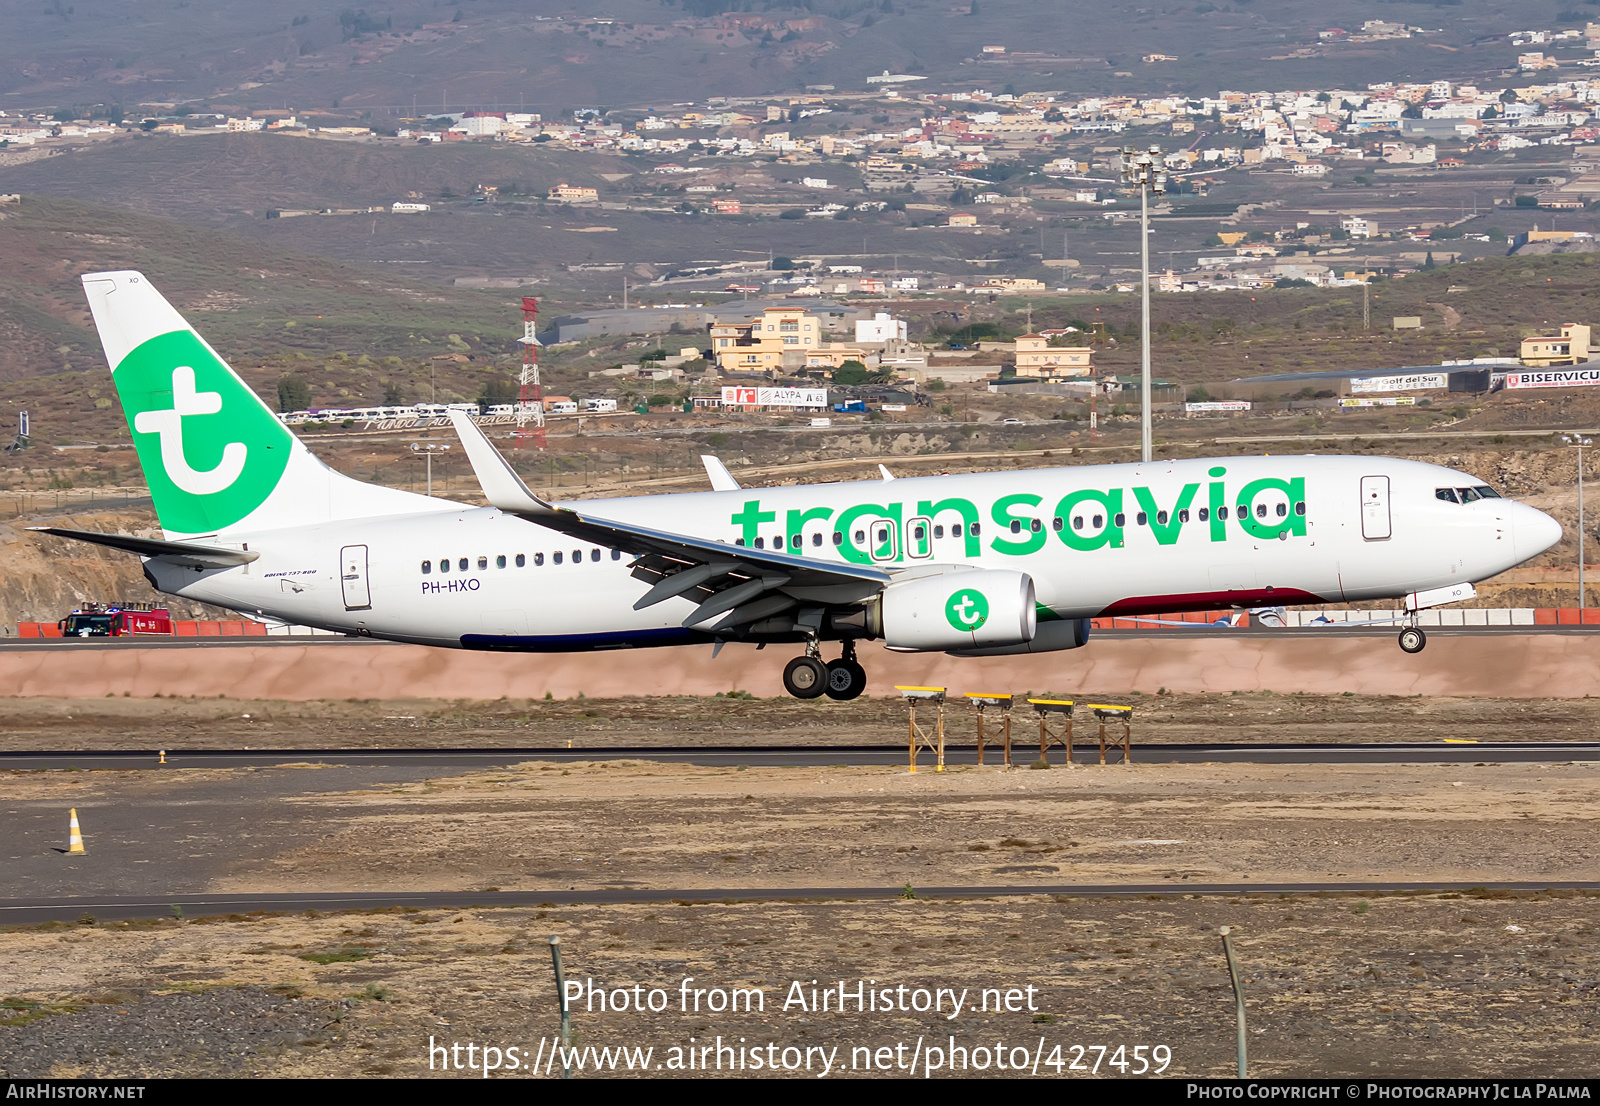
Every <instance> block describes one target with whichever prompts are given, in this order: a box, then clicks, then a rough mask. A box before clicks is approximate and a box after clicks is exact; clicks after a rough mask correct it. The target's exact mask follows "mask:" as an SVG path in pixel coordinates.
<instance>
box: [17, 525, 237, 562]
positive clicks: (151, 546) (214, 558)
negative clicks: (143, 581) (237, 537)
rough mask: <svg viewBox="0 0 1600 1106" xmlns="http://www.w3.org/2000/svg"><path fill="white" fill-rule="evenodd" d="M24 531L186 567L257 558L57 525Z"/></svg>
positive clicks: (211, 547)
mask: <svg viewBox="0 0 1600 1106" xmlns="http://www.w3.org/2000/svg"><path fill="white" fill-rule="evenodd" d="M28 529H29V530H32V531H34V532H35V533H39V534H51V535H54V536H55V537H58V538H71V539H72V540H73V541H82V542H88V543H89V544H90V545H104V546H107V547H108V548H111V549H121V550H123V551H124V552H127V553H137V554H139V556H141V557H160V558H161V559H162V560H164V561H170V562H171V563H173V564H176V565H182V566H184V567H186V568H236V567H237V566H239V565H247V564H249V563H250V562H251V561H253V560H256V559H257V558H258V557H260V556H261V554H260V553H257V552H256V551H255V550H253V549H219V548H217V547H216V546H211V545H196V544H195V543H194V542H186V541H161V540H160V539H158V538H135V537H132V536H131V535H128V534H101V533H98V532H96V531H94V530H68V529H66V528H64V527H61V526H30V527H28Z"/></svg>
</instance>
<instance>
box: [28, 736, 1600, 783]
mask: <svg viewBox="0 0 1600 1106" xmlns="http://www.w3.org/2000/svg"><path fill="white" fill-rule="evenodd" d="M1091 732H1092V731H1091ZM1011 756H1012V762H1013V765H1014V766H1015V767H1018V768H1026V767H1028V766H1029V765H1030V764H1032V763H1033V762H1034V761H1035V760H1036V759H1037V756H1038V746H1037V743H1036V741H1035V742H1033V743H1030V741H1029V735H1028V733H1027V732H1026V730H1025V728H1024V729H1023V732H1021V733H1019V734H1018V735H1017V736H1016V737H1015V738H1013V741H1012V745H1011ZM1099 758H1100V747H1099V745H1098V744H1089V743H1081V742H1080V743H1076V744H1075V745H1074V747H1073V754H1072V759H1073V763H1074V764H1077V765H1080V766H1083V765H1091V764H1093V765H1096V766H1098V762H1099ZM907 759H908V747H907V746H906V745H826V746H799V745H795V746H779V745H738V746H726V745H723V746H698V747H694V746H688V747H685V746H677V747H673V746H665V747H663V746H611V747H608V748H592V749H581V748H579V749H569V748H537V747H530V748H522V749H370V750H368V749H364V750H360V751H353V752H337V751H329V750H326V749H250V750H242V749H209V750H190V751H184V752H168V753H167V755H166V763H165V764H162V763H160V756H159V753H158V751H157V750H155V749H149V750H143V751H117V752H72V753H54V752H0V771H5V770H10V771H23V772H26V771H67V770H78V771H128V770H147V771H150V770H153V771H164V770H174V771H175V770H178V769H185V768H187V769H195V768H270V767H276V766H279V765H284V764H327V765H338V766H341V767H365V768H379V767H405V768H494V767H498V766H501V765H507V764H517V763H520V762H522V761H530V760H533V761H551V762H555V763H561V764H571V763H577V762H593V761H616V760H633V761H649V762H655V763H661V764H692V765H698V766H701V767H708V768H711V767H716V768H735V767H740V766H744V767H749V768H756V767H763V768H826V767H833V766H840V765H850V766H856V767H871V766H884V767H896V766H903V765H905V764H906V763H907ZM1106 760H1107V763H1108V764H1118V763H1120V762H1121V760H1122V750H1121V748H1120V747H1112V746H1111V745H1109V744H1108V745H1107V748H1106ZM984 762H985V764H987V765H992V766H998V765H999V764H1001V763H1002V753H1001V749H1000V747H999V746H998V745H997V744H994V743H990V744H988V745H987V746H986V748H985V750H984ZM1050 762H1051V764H1052V765H1053V766H1054V767H1056V768H1065V767H1066V757H1065V755H1064V754H1063V751H1062V749H1061V748H1060V747H1059V746H1057V747H1055V748H1052V749H1051V750H1050ZM1132 762H1133V763H1134V764H1484V763H1490V764H1567V763H1573V762H1579V763H1582V762H1600V742H1593V741H1585V742H1532V741H1528V742H1523V741H1497V742H1462V743H1437V742H1387V743H1370V744H1352V745H1344V744H1325V745H1323V744H1317V745H1312V744H1294V745H1262V744H1242V743H1226V742H1216V743H1208V744H1184V745H1177V744H1174V745H1139V744H1137V743H1135V744H1134V746H1133V757H1132ZM945 763H946V764H947V765H950V766H954V767H967V766H972V765H976V764H977V763H978V750H977V747H976V746H974V745H948V746H946V748H945ZM917 764H918V769H919V771H931V770H933V768H934V758H933V756H932V754H930V753H928V752H927V751H926V750H924V751H922V752H921V753H920V754H919V755H918V757H917Z"/></svg>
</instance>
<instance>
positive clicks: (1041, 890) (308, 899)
mask: <svg viewBox="0 0 1600 1106" xmlns="http://www.w3.org/2000/svg"><path fill="white" fill-rule="evenodd" d="M1466 891H1490V892H1507V893H1514V892H1521V893H1526V894H1533V893H1536V892H1539V891H1577V892H1585V893H1600V881H1593V880H1568V881H1554V882H1552V881H1545V882H1511V883H1507V882H1478V883H1464V882H1456V883H1406V882H1385V881H1379V882H1369V883H1194V884H1188V883H1179V882H1172V883H1103V884H1077V883H1066V884H997V885H988V886H972V887H959V886H958V887H916V888H913V889H912V892H913V896H914V897H915V898H918V899H991V898H1004V897H1012V896H1018V895H1050V896H1066V897H1071V898H1110V897H1120V898H1148V897H1151V896H1167V895H1176V896H1189V895H1207V896H1216V895H1395V894H1447V893H1450V892H1457V893H1459V892H1466ZM904 897H906V888H905V887H760V888H738V887H736V888H703V887H701V888H694V889H692V890H671V889H653V888H626V889H609V888H608V889H600V890H589V891H417V892H403V891H401V892H395V891H388V892H365V891H330V892H320V893H319V892H311V893H305V894H261V895H245V894H236V895H227V894H222V895H192V894H191V895H138V896H132V895H130V896H104V897H95V896H90V897H84V898H53V899H43V898H41V899H9V900H0V925H37V924H40V923H43V922H54V921H82V920H83V919H84V917H85V916H86V915H89V916H92V917H93V919H94V920H95V921H97V922H104V921H122V920H128V919H135V918H169V917H184V918H198V917H214V916H218V915H228V914H250V913H268V914H273V913H285V914H298V913H304V912H306V911H310V910H315V911H323V912H334V911H341V910H391V909H410V910H467V909H504V908H507V907H529V906H579V905H585V906H587V905H616V904H619V903H686V904H687V903H735V902H785V903H795V902H817V903H822V902H849V901H855V900H882V899H898V898H904Z"/></svg>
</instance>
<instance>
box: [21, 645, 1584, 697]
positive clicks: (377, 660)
mask: <svg viewBox="0 0 1600 1106" xmlns="http://www.w3.org/2000/svg"><path fill="white" fill-rule="evenodd" d="M794 652H795V651H794V650H793V648H792V647H772V648H768V649H765V650H762V651H759V652H758V651H757V650H756V649H755V648H754V647H752V646H739V645H733V646H729V647H728V648H726V649H724V650H723V652H722V655H721V656H720V657H718V658H717V659H715V660H713V659H712V657H711V648H710V647H709V646H694V647H687V648H678V649H641V650H627V651H617V652H608V653H586V654H540V653H523V654H509V653H504V654H503V653H479V652H466V651H463V650H454V649H430V648H426V647H423V646H416V645H391V644H384V643H378V642H350V643H344V642H341V643H339V644H334V643H327V644H323V643H318V642H304V643H301V642H285V643H282V644H276V645H266V644H262V645H245V644H228V645H223V644H220V643H219V644H217V645H201V644H198V643H197V644H195V645H193V646H180V645H175V644H164V645H158V646H151V647H140V646H133V645H122V644H115V643H100V642H90V643H85V644H82V645H78V644H72V645H44V644H40V645H38V646H24V645H20V644H19V645H14V646H9V647H6V648H3V649H0V690H3V692H4V693H5V694H8V695H12V696H47V697H59V698H78V697H93V698H99V697H103V696H105V695H108V694H110V695H122V694H123V693H124V692H127V693H129V694H131V695H135V696H139V697H148V696H153V695H163V696H174V695H180V696H190V695H194V696H202V697H206V698H213V697H216V696H218V695H225V696H227V697H229V698H246V699H247V698H264V699H287V700H314V699H405V698H421V699H498V698H500V697H501V696H509V697H512V698H542V697H543V696H544V694H545V693H546V692H547V691H548V692H550V693H551V694H553V695H555V696H557V697H558V698H563V699H565V698H570V697H572V696H575V695H577V694H578V693H579V692H582V693H583V694H584V695H587V696H589V697H590V698H612V697H619V696H629V695H683V694H687V695H711V694H713V693H715V692H718V691H728V690H731V689H734V688H740V689H744V690H746V691H749V692H751V693H753V694H755V695H759V696H763V697H766V696H775V695H781V694H782V693H783V692H782V686H781V683H780V678H781V675H782V672H783V666H784V664H785V663H786V662H787V661H788V660H789V658H790V657H791V656H793V655H794ZM829 652H830V655H831V650H830V651H829ZM860 659H861V661H862V663H863V664H865V665H866V667H867V672H868V675H869V677H870V679H871V684H870V685H869V688H868V694H871V695H892V694H893V688H894V685H895V684H922V685H929V684H931V685H935V686H939V685H942V686H947V687H949V688H950V689H951V691H952V692H953V693H959V692H963V691H991V692H1005V691H1010V692H1022V691H1034V692H1042V691H1054V692H1058V693H1061V694H1068V695H1071V694H1075V693H1078V692H1079V691H1080V690H1082V691H1089V690H1092V691H1093V692H1094V693H1095V694H1098V695H1109V694H1115V693H1118V692H1127V691H1140V692H1143V693H1145V694H1151V693H1154V692H1155V691H1156V690H1157V689H1159V688H1163V687H1164V688H1167V689H1169V690H1171V691H1176V692H1186V693H1197V692H1229V691H1277V692H1291V691H1304V692H1308V693H1312V694H1337V693H1340V692H1345V691H1350V692H1355V693H1356V694H1360V695H1418V694H1421V695H1448V696H1495V697H1503V698H1581V697H1583V696H1586V695H1600V635H1590V634H1585V633H1564V634H1563V633H1549V634H1540V633H1528V634H1504V633H1500V634H1484V635H1482V636H1475V635H1462V636H1457V637H1444V636H1438V635H1435V636H1434V637H1432V638H1431V639H1430V640H1429V642H1428V647H1427V649H1426V650H1425V651H1424V652H1422V653H1420V654H1418V655H1416V656H1407V655H1406V654H1404V653H1402V652H1401V651H1400V649H1399V647H1398V646H1397V645H1396V644H1395V641H1394V638H1393V637H1391V636H1389V635H1387V634H1385V635H1383V636H1381V637H1379V636H1360V637H1357V636H1354V635H1352V636H1348V637H1346V636H1343V635H1342V634H1341V633H1340V632H1339V631H1329V632H1328V634H1327V636H1322V635H1321V634H1318V635H1316V636H1310V635H1306V636H1302V635H1298V634H1296V635H1282V636H1279V635H1274V634H1270V633H1260V634H1254V633H1252V634H1219V635H1217V636H1216V637H1197V636H1196V637H1191V636H1187V635H1184V636H1177V635H1174V636H1172V637H1166V636H1164V635H1152V636H1150V637H1141V638H1100V639H1092V640H1091V641H1090V643H1089V644H1088V645H1087V646H1086V647H1084V648H1082V649H1077V650H1072V651H1070V652H1063V653H1045V654H1040V655H1035V656H1024V657H995V658H983V659H962V658H956V657H948V656H945V655H943V654H931V655H919V654H896V653H888V652H885V651H883V650H882V649H880V648H877V647H874V646H867V647H864V648H863V649H862V651H861V658H860Z"/></svg>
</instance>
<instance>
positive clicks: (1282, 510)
mask: <svg viewBox="0 0 1600 1106" xmlns="http://www.w3.org/2000/svg"><path fill="white" fill-rule="evenodd" d="M1277 511H1278V517H1279V518H1282V517H1283V516H1284V515H1286V514H1288V513H1289V505H1288V504H1287V503H1280V504H1278V507H1277Z"/></svg>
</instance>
